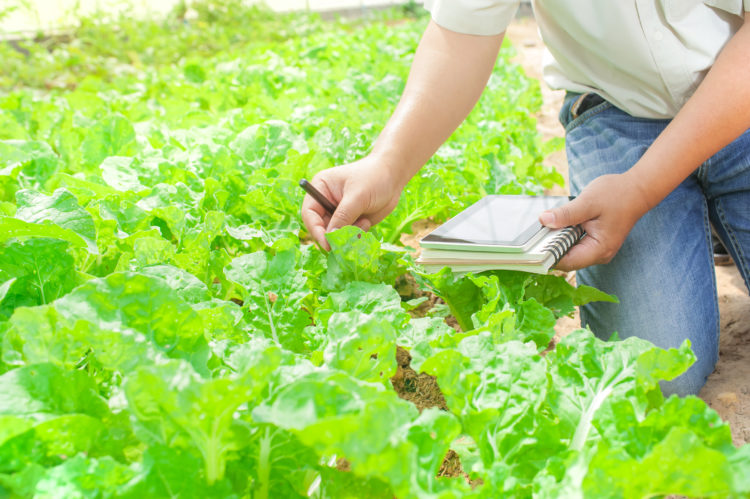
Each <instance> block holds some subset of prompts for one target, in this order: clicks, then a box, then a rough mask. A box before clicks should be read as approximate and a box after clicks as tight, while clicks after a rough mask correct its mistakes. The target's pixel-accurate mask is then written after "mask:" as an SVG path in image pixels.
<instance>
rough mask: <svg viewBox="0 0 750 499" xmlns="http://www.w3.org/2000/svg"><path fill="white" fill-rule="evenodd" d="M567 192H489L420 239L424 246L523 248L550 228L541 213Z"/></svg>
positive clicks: (439, 247) (458, 248)
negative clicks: (553, 193) (559, 194)
mask: <svg viewBox="0 0 750 499" xmlns="http://www.w3.org/2000/svg"><path fill="white" fill-rule="evenodd" d="M568 199H569V198H568V197H567V196H522V195H518V196H516V195H490V196H486V197H484V198H482V199H481V200H479V201H477V202H476V203H474V204H473V205H471V206H470V207H468V208H466V209H465V210H464V211H462V212H461V213H459V214H458V215H456V216H455V217H453V218H451V219H450V220H448V221H447V222H446V223H444V224H443V225H441V226H440V227H438V228H437V229H435V230H434V231H432V232H431V233H430V234H429V235H427V236H426V237H424V238H423V239H422V240H421V241H420V245H422V246H424V247H425V248H436V249H457V250H472V251H499V252H522V251H526V250H527V249H528V248H529V247H531V246H532V245H533V244H534V243H535V242H536V241H538V240H539V238H541V237H542V236H543V235H544V234H546V233H547V232H548V231H549V229H547V228H546V227H544V226H542V224H540V223H539V215H540V214H541V213H542V212H543V211H544V210H548V209H550V208H554V207H557V206H560V205H562V204H564V203H565V202H567V201H568Z"/></svg>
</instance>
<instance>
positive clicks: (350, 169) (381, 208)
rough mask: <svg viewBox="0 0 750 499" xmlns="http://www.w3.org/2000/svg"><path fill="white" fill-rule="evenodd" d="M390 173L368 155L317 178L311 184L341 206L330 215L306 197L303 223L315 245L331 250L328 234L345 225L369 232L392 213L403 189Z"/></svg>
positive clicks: (321, 173)
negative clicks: (326, 236) (327, 238)
mask: <svg viewBox="0 0 750 499" xmlns="http://www.w3.org/2000/svg"><path fill="white" fill-rule="evenodd" d="M390 171H391V169H389V168H386V167H385V165H383V164H380V161H379V160H378V159H376V158H374V157H372V156H367V157H365V158H363V159H361V160H359V161H356V162H354V163H351V164H348V165H343V166H337V167H335V168H330V169H328V170H324V171H322V172H320V173H318V174H317V175H315V177H313V179H312V181H311V182H310V183H311V184H312V185H313V186H314V187H316V188H317V189H318V190H319V191H320V192H321V193H322V194H323V195H324V196H325V197H327V198H328V199H329V200H331V201H332V202H333V203H334V204H338V208H336V212H335V213H334V214H333V216H331V215H329V214H328V213H327V212H326V210H325V209H324V208H323V207H322V206H321V205H320V203H318V202H317V201H315V200H314V199H313V198H312V197H311V196H309V195H307V196H305V199H304V201H303V202H302V211H301V214H302V221H303V222H304V223H305V226H306V227H307V231H308V232H309V233H310V236H312V238H313V239H314V240H315V242H317V243H318V244H319V245H320V246H321V247H322V248H323V249H325V250H326V251H328V250H330V249H331V248H330V246H329V244H328V241H327V240H326V238H325V234H326V232H330V231H332V230H335V229H338V228H341V227H344V226H345V225H356V226H357V227H359V228H361V229H362V230H369V229H370V227H372V226H373V225H375V224H376V223H378V222H380V221H381V220H383V219H384V218H385V217H386V216H387V215H388V214H389V213H390V212H391V211H393V209H394V208H395V207H396V204H397V203H398V200H399V197H400V196H401V191H402V190H403V188H404V186H403V185H402V183H401V182H400V181H399V180H397V179H395V178H393V176H392V175H391V174H390Z"/></svg>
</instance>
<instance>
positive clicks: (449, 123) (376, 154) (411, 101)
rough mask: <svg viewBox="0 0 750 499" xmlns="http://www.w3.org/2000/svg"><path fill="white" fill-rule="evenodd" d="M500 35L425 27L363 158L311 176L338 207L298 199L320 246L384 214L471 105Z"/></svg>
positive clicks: (483, 83) (492, 61) (489, 68)
mask: <svg viewBox="0 0 750 499" xmlns="http://www.w3.org/2000/svg"><path fill="white" fill-rule="evenodd" d="M502 41H503V35H502V34H500V35H496V36H475V35H465V34H460V33H456V32H453V31H450V30H447V29H444V28H441V27H440V26H438V25H437V24H435V23H434V22H430V24H429V25H428V26H427V29H426V30H425V33H424V35H423V36H422V40H421V41H420V43H419V47H418V48H417V52H416V54H415V56H414V61H413V62H412V66H411V71H410V73H409V78H408V80H407V83H406V87H405V88H404V92H403V94H402V95H401V100H400V101H399V103H398V106H397V107H396V109H395V111H394V112H393V115H392V116H391V118H390V120H389V121H388V123H387V125H386V126H385V128H384V129H383V131H382V132H381V134H380V136H379V137H378V139H377V140H376V142H375V144H374V146H373V149H372V152H371V153H370V154H369V155H368V156H367V157H365V158H363V159H361V160H359V161H357V162H355V163H352V164H349V165H343V166H339V167H336V168H331V169H328V170H324V171H322V172H320V173H319V174H318V175H316V176H315V177H314V178H313V179H312V182H311V183H312V184H313V185H315V187H317V188H318V189H319V190H320V191H321V192H322V193H323V194H324V195H325V196H327V197H328V198H329V199H331V200H332V201H334V202H335V203H337V204H338V208H337V210H336V212H335V213H334V214H333V216H332V217H329V216H328V215H327V214H326V212H325V210H324V209H323V207H322V206H320V204H318V203H317V202H316V201H315V200H313V199H312V198H311V197H310V196H306V197H305V200H304V202H303V204H302V219H303V221H304V223H305V225H306V226H307V229H308V232H309V233H310V234H311V236H312V237H313V239H315V241H317V242H318V243H319V244H320V245H321V246H322V247H324V248H326V249H328V242H327V241H326V240H325V232H327V231H331V230H333V229H337V228H339V227H343V226H344V225H349V224H355V225H358V226H360V227H362V228H363V229H365V230H367V229H369V227H370V226H371V225H374V224H376V223H378V222H380V221H381V220H382V219H383V218H385V216H386V215H388V214H389V213H390V212H391V211H393V208H395V206H396V203H397V202H398V199H399V197H400V195H401V191H402V190H403V188H404V186H405V185H406V183H407V182H408V181H409V179H410V178H411V177H412V176H414V174H415V173H416V172H417V171H419V169H420V168H421V167H422V166H423V165H424V164H425V163H426V162H427V160H428V159H429V158H430V157H431V156H432V155H433V154H434V153H435V151H436V150H437V149H438V147H440V145H441V144H442V143H443V142H445V140H446V139H448V137H449V136H450V135H451V133H453V131H454V130H455V129H456V128H457V127H458V125H459V124H461V122H462V121H463V120H464V119H465V118H466V115H468V114H469V112H470V111H471V109H472V108H473V107H474V105H475V104H476V102H477V100H478V99H479V97H480V95H481V94H482V91H483V90H484V88H485V86H486V84H487V80H488V79H489V76H490V74H491V73H492V68H493V66H494V64H495V60H496V59H497V54H498V51H499V50H500V45H501V44H502Z"/></svg>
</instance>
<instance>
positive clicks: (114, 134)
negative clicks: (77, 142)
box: [81, 114, 137, 167]
mask: <svg viewBox="0 0 750 499" xmlns="http://www.w3.org/2000/svg"><path fill="white" fill-rule="evenodd" d="M136 147H137V145H136V141H135V130H134V129H133V125H132V124H131V123H130V121H128V120H127V118H125V117H124V116H122V115H119V114H113V115H110V116H107V117H105V118H103V119H102V120H100V121H97V122H96V123H95V124H94V126H93V127H92V128H91V129H90V130H87V132H86V137H85V138H84V139H83V142H82V143H81V158H82V159H83V162H84V164H85V165H87V166H92V167H95V166H99V165H100V164H101V162H102V161H104V159H105V158H106V157H108V156H130V155H131V154H133V153H135V152H136Z"/></svg>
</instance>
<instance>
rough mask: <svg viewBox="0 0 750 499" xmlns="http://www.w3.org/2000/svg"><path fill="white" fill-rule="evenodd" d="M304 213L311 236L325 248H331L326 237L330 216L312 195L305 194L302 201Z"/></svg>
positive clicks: (303, 216) (304, 220)
mask: <svg viewBox="0 0 750 499" xmlns="http://www.w3.org/2000/svg"><path fill="white" fill-rule="evenodd" d="M300 215H302V222H303V223H304V224H305V227H307V232H308V233H309V234H310V237H312V238H313V240H314V241H315V242H316V243H318V245H319V246H320V247H321V248H323V249H325V250H326V251H328V250H330V249H331V247H330V245H329V244H328V241H327V240H326V238H325V233H326V227H327V226H328V221H329V216H328V215H327V214H326V211H325V209H324V208H323V207H322V206H321V205H320V204H319V203H318V202H317V201H315V200H314V199H313V198H312V197H310V196H309V195H308V196H305V199H304V200H303V201H302V209H301V210H300Z"/></svg>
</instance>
